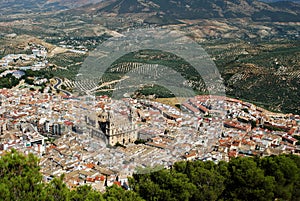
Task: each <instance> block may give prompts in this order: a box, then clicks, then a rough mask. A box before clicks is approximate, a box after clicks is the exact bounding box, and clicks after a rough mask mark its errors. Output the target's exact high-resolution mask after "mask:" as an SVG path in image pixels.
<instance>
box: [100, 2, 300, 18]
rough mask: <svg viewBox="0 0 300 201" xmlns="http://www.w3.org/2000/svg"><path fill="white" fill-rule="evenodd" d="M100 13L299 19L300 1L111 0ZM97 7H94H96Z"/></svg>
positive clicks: (174, 16)
mask: <svg viewBox="0 0 300 201" xmlns="http://www.w3.org/2000/svg"><path fill="white" fill-rule="evenodd" d="M107 3H108V5H106V6H104V7H103V4H102V5H101V6H100V8H98V13H115V14H119V15H122V14H129V13H130V14H136V13H148V14H149V13H152V14H153V15H154V16H165V17H167V18H173V19H220V18H250V19H252V20H253V21H279V22H295V21H297V22H298V21H300V5H299V4H297V3H293V2H276V3H264V2H260V1H256V0H227V1H225V0H164V1H161V0H111V1H107ZM94 8H95V7H94Z"/></svg>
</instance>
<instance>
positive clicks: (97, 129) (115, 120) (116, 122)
mask: <svg viewBox="0 0 300 201" xmlns="http://www.w3.org/2000/svg"><path fill="white" fill-rule="evenodd" d="M132 115H133V114H132V110H130V112H129V113H128V114H127V113H125V114H124V113H120V112H116V111H113V110H102V111H100V112H98V113H97V114H96V116H95V117H94V118H96V121H92V122H93V126H94V129H92V130H91V135H92V137H98V138H101V139H103V140H104V141H105V143H106V144H108V145H111V146H114V145H116V144H117V143H119V144H122V145H126V144H129V143H133V142H134V141H135V140H137V129H136V125H135V124H134V122H133V117H132ZM87 123H88V122H87Z"/></svg>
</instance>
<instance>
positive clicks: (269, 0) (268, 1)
mask: <svg viewBox="0 0 300 201" xmlns="http://www.w3.org/2000/svg"><path fill="white" fill-rule="evenodd" d="M260 1H262V2H266V3H273V2H278V1H283V2H285V1H292V2H297V3H300V0H260Z"/></svg>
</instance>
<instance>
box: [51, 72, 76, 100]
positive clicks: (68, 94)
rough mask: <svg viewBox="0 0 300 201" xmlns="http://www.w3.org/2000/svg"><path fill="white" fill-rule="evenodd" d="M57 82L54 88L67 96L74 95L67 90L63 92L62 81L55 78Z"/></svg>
mask: <svg viewBox="0 0 300 201" xmlns="http://www.w3.org/2000/svg"><path fill="white" fill-rule="evenodd" d="M54 79H55V80H56V84H55V85H54V86H53V87H54V89H56V90H59V91H61V92H63V93H64V94H66V95H67V96H72V94H71V93H70V92H68V91H66V90H63V89H61V88H60V85H61V84H62V80H61V79H60V78H58V77H55V78H54Z"/></svg>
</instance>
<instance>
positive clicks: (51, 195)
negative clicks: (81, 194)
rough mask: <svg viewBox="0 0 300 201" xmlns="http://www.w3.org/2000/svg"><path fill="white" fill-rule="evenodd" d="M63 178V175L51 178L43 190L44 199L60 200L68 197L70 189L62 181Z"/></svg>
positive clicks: (50, 200)
mask: <svg viewBox="0 0 300 201" xmlns="http://www.w3.org/2000/svg"><path fill="white" fill-rule="evenodd" d="M63 179H64V175H61V176H60V177H59V178H54V179H53V180H51V182H50V183H49V184H48V185H47V186H46V188H45V189H44V191H43V193H44V196H45V200H49V201H60V200H68V199H69V194H70V190H69V189H68V187H67V186H66V184H65V183H64V182H63Z"/></svg>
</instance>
